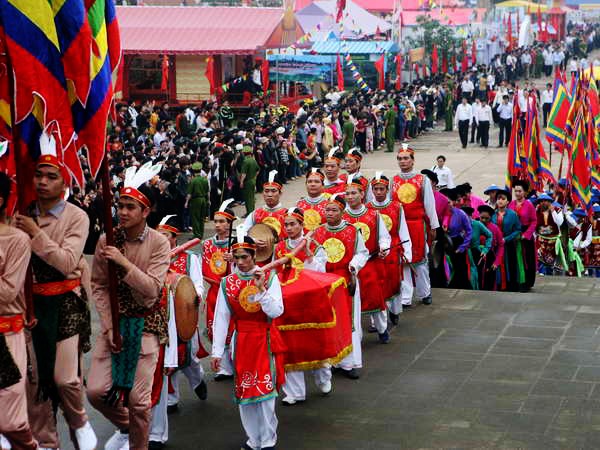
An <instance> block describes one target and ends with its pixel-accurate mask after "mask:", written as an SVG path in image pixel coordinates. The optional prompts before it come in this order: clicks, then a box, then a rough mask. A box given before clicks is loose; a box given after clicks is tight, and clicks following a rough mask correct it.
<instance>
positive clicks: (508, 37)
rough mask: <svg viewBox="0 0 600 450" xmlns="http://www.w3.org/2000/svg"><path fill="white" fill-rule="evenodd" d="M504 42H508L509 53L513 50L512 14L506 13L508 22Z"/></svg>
mask: <svg viewBox="0 0 600 450" xmlns="http://www.w3.org/2000/svg"><path fill="white" fill-rule="evenodd" d="M506 42H508V47H507V49H508V50H509V51H510V50H512V48H513V35H512V13H508V22H507V28H506Z"/></svg>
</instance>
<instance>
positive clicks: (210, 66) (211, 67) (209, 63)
mask: <svg viewBox="0 0 600 450" xmlns="http://www.w3.org/2000/svg"><path fill="white" fill-rule="evenodd" d="M204 76H205V77H206V79H207V80H208V85H209V86H210V87H209V89H210V95H213V94H214V93H215V59H214V58H213V57H212V56H209V57H208V58H206V69H205V70H204Z"/></svg>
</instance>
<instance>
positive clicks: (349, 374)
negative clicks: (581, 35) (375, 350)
mask: <svg viewBox="0 0 600 450" xmlns="http://www.w3.org/2000/svg"><path fill="white" fill-rule="evenodd" d="M342 373H343V374H344V376H345V377H346V378H350V379H351V380H358V379H359V378H360V374H359V373H358V370H356V369H350V370H344V369H342Z"/></svg>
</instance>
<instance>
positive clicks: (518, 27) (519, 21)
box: [517, 11, 521, 39]
mask: <svg viewBox="0 0 600 450" xmlns="http://www.w3.org/2000/svg"><path fill="white" fill-rule="evenodd" d="M520 32H521V17H520V16H519V12H518V11H517V39H518V37H519V33H520Z"/></svg>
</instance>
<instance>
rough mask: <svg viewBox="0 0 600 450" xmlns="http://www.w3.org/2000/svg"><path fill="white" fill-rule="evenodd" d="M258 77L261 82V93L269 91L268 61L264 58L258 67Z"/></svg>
mask: <svg viewBox="0 0 600 450" xmlns="http://www.w3.org/2000/svg"><path fill="white" fill-rule="evenodd" d="M260 74H261V75H260V76H261V80H262V88H263V92H267V91H268V90H269V83H270V80H269V61H268V60H267V59H266V58H265V59H263V62H262V65H261V66H260Z"/></svg>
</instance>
